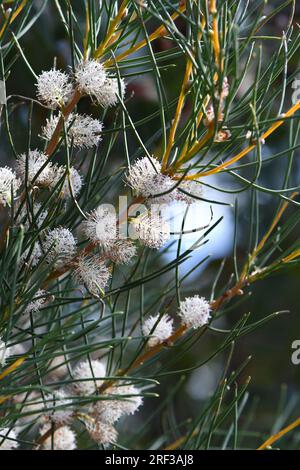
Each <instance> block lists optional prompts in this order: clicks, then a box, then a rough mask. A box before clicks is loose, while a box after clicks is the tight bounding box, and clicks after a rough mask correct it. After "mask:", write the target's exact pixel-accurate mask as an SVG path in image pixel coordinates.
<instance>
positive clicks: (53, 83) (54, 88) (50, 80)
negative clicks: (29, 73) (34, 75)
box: [36, 69, 73, 109]
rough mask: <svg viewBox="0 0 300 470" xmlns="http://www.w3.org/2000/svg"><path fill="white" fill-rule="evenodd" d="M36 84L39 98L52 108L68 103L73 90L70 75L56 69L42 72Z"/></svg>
mask: <svg viewBox="0 0 300 470" xmlns="http://www.w3.org/2000/svg"><path fill="white" fill-rule="evenodd" d="M36 86H37V96H38V98H39V99H40V100H41V101H43V102H44V103H45V104H46V105H47V106H49V107H50V108H52V109H56V108H57V107H58V106H63V105H64V104H66V103H67V101H68V100H69V99H70V97H71V94H72V92H73V86H72V84H71V83H70V82H69V77H68V75H67V74H65V73H64V72H60V71H59V70H55V69H52V70H49V71H46V72H42V73H41V74H40V75H39V76H38V79H37V84H36Z"/></svg>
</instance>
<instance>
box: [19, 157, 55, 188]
mask: <svg viewBox="0 0 300 470" xmlns="http://www.w3.org/2000/svg"><path fill="white" fill-rule="evenodd" d="M45 164H46V166H45V168H43V170H42V171H41V172H40V173H39V175H38V176H37V177H36V178H35V176H36V174H37V173H38V172H39V171H40V170H41V168H42V167H43V166H44V165H45ZM26 165H28V168H27V169H28V173H27V177H28V182H29V183H32V181H33V180H34V182H33V183H34V184H35V185H41V186H49V185H50V184H51V183H52V181H53V179H54V176H55V167H54V166H53V165H52V163H51V162H50V161H49V160H48V157H47V155H45V154H44V153H43V152H40V151H39V150H30V151H29V154H28V160H27V155H26V154H25V153H23V154H21V155H20V156H19V157H18V159H17V165H16V169H17V173H18V175H19V176H20V177H21V179H22V181H25V178H26ZM34 178H35V179H34Z"/></svg>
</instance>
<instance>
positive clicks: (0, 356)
mask: <svg viewBox="0 0 300 470" xmlns="http://www.w3.org/2000/svg"><path fill="white" fill-rule="evenodd" d="M10 355H11V349H10V348H8V347H7V346H6V344H5V343H4V341H2V340H1V339H0V367H4V366H5V362H6V359H7V358H8V357H9V356H10Z"/></svg>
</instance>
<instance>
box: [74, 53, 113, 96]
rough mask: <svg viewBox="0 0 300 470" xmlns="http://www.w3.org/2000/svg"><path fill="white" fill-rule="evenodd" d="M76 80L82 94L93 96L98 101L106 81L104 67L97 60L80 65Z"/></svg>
mask: <svg viewBox="0 0 300 470" xmlns="http://www.w3.org/2000/svg"><path fill="white" fill-rule="evenodd" d="M75 79H76V81H77V84H78V88H79V90H80V91H81V93H86V94H87V95H91V96H93V97H94V98H96V100H98V95H99V93H101V87H102V86H103V85H104V82H105V79H106V72H105V70H104V67H103V65H102V64H101V63H100V62H98V61H96V60H87V61H85V62H82V63H81V64H79V65H78V67H77V69H76V72H75Z"/></svg>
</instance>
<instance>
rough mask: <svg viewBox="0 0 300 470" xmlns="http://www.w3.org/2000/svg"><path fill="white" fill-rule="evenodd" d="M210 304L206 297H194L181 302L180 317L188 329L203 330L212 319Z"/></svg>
mask: <svg viewBox="0 0 300 470" xmlns="http://www.w3.org/2000/svg"><path fill="white" fill-rule="evenodd" d="M210 312H211V308H210V304H209V302H208V301H207V300H206V299H205V298H204V297H199V295H194V296H193V297H187V298H186V299H185V300H183V301H181V302H180V305H179V316H180V317H181V321H182V323H183V325H185V326H186V327H187V328H194V329H196V328H201V327H202V326H204V325H206V324H207V323H208V321H209V319H210V317H211V316H210Z"/></svg>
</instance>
